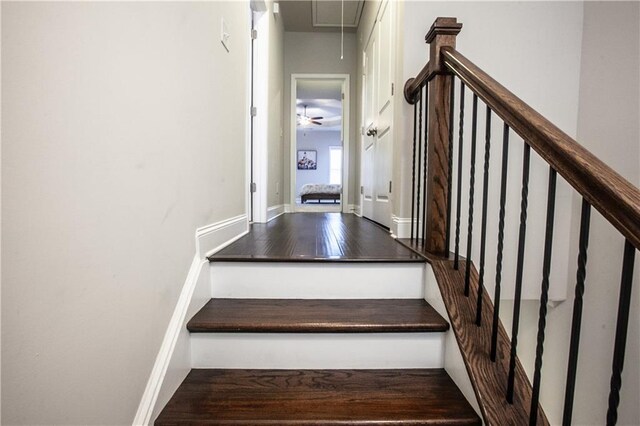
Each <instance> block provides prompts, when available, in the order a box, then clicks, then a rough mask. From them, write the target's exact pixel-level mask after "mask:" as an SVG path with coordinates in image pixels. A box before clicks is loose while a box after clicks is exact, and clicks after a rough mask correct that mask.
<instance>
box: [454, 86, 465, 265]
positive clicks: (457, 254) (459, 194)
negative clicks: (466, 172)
mask: <svg viewBox="0 0 640 426" xmlns="http://www.w3.org/2000/svg"><path fill="white" fill-rule="evenodd" d="M451 93H452V95H451V99H452V100H453V86H452V90H451ZM452 116H453V114H452ZM458 123H459V129H458V188H457V191H456V192H457V197H458V201H457V203H456V242H455V255H454V258H453V268H454V269H456V270H457V269H458V266H459V265H458V263H459V262H458V258H459V257H460V208H461V207H462V141H463V131H464V82H463V81H462V80H460V120H459V122H458ZM451 133H452V134H453V125H452V126H451ZM451 137H452V138H453V135H452V136H451Z"/></svg>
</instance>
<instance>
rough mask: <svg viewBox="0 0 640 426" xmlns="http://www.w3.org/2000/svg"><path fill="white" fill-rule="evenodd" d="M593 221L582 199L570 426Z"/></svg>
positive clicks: (567, 406)
mask: <svg viewBox="0 0 640 426" xmlns="http://www.w3.org/2000/svg"><path fill="white" fill-rule="evenodd" d="M590 219H591V205H589V203H588V202H587V200H585V199H584V198H583V199H582V213H581V215H580V242H579V248H578V271H577V273H576V290H575V298H574V299H573V317H572V320H571V340H570V344H569V367H568V369H567V370H568V371H567V388H566V390H565V394H564V413H563V416H562V424H563V425H564V426H569V425H570V424H571V417H572V415H573V396H574V393H575V386H576V372H577V369H578V347H579V346H580V326H581V324H582V297H583V296H584V281H585V278H586V276H587V248H588V246H589V224H590Z"/></svg>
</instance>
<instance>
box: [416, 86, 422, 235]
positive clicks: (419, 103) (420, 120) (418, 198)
mask: <svg viewBox="0 0 640 426" xmlns="http://www.w3.org/2000/svg"><path fill="white" fill-rule="evenodd" d="M416 105H418V179H417V182H418V187H417V191H416V194H417V196H416V199H417V201H416V245H417V243H418V240H419V238H418V236H419V235H420V175H421V171H422V170H421V169H420V158H421V157H422V90H420V93H419V94H418V102H416Z"/></svg>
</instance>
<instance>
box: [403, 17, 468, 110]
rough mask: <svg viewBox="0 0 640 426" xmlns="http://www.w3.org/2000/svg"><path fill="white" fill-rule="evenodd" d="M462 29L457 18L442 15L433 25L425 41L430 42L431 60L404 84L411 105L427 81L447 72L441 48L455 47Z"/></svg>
mask: <svg viewBox="0 0 640 426" xmlns="http://www.w3.org/2000/svg"><path fill="white" fill-rule="evenodd" d="M461 29H462V24H461V23H459V22H458V21H457V19H456V18H446V17H440V18H436V20H435V21H434V22H433V24H432V25H431V28H430V29H429V32H428V33H427V35H426V36H425V41H426V42H427V43H430V44H431V46H430V52H429V57H430V60H429V62H427V64H426V65H425V66H424V67H423V68H422V69H421V70H420V72H419V73H418V75H416V77H415V78H410V79H408V80H407V82H406V83H405V85H404V98H405V100H406V101H407V102H408V103H410V104H411V105H413V104H415V103H416V101H417V100H418V97H419V95H420V89H421V88H422V86H424V84H425V83H426V82H427V81H431V79H433V77H435V76H436V75H437V74H441V73H446V72H448V71H447V70H445V69H444V65H443V64H442V62H441V59H440V56H441V55H440V49H441V48H442V47H444V46H452V47H455V37H456V36H457V35H458V33H459V32H460V30H461Z"/></svg>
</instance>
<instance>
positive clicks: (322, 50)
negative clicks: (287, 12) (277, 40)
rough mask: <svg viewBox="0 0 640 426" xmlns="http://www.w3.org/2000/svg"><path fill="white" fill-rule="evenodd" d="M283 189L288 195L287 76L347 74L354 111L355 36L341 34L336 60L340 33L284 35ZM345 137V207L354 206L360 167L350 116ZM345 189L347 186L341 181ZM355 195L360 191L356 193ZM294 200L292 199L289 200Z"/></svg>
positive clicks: (289, 85) (288, 77)
mask: <svg viewBox="0 0 640 426" xmlns="http://www.w3.org/2000/svg"><path fill="white" fill-rule="evenodd" d="M284 49H285V50H284V99H285V104H284V105H285V107H284V109H285V127H284V129H285V130H284V163H283V167H284V180H285V185H284V190H285V193H287V194H290V193H291V190H290V188H291V187H290V183H291V179H290V176H291V161H293V160H292V159H291V154H290V152H291V145H290V140H291V134H290V133H291V130H290V129H291V124H290V123H291V109H290V108H291V105H290V104H291V74H300V73H303V74H304V73H306V74H349V76H350V77H349V78H350V81H351V84H350V95H349V98H350V100H351V111H355V102H356V101H355V99H356V85H355V81H356V37H355V34H352V33H351V34H347V33H345V34H344V59H343V60H340V33H298V32H285V35H284ZM349 133H350V134H349V138H350V140H351V141H352V143H351V145H350V151H349V182H348V185H349V200H348V203H349V204H354V201H356V200H357V199H356V198H355V194H356V184H357V182H358V181H359V175H360V171H359V170H360V168H359V164H358V163H356V158H355V157H356V151H357V149H356V143H355V140H356V139H355V138H356V121H355V114H353V113H350V121H349ZM344 185H345V186H346V185H347V183H346V182H345V183H344ZM357 193H358V194H359V193H360V191H359V190H358V191H357ZM292 201H295V200H292Z"/></svg>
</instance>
